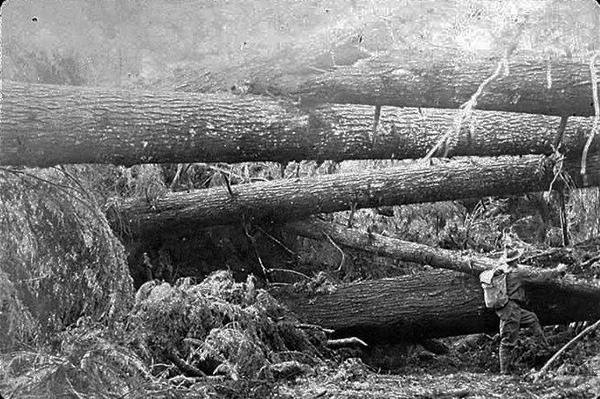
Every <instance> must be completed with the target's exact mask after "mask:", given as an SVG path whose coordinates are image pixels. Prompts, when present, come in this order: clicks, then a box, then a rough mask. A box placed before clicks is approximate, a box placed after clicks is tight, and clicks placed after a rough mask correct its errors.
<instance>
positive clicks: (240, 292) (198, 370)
mask: <svg viewBox="0 0 600 399" xmlns="http://www.w3.org/2000/svg"><path fill="white" fill-rule="evenodd" d="M148 287H151V290H150V292H148V293H146V294H145V295H143V296H142V295H140V296H138V298H140V299H141V302H138V303H136V305H135V311H133V312H132V315H131V320H130V322H131V323H135V324H136V325H137V326H138V329H139V330H140V335H139V338H138V339H140V340H141V341H142V342H141V343H142V345H143V346H146V347H147V348H148V349H149V352H150V353H151V354H152V356H153V357H154V358H155V359H157V360H161V359H162V361H163V362H165V361H166V362H170V363H172V364H174V365H176V366H177V367H178V368H179V369H180V370H181V371H183V372H184V374H186V375H189V376H199V375H202V373H204V374H206V375H210V374H221V375H225V376H227V377H228V378H229V379H232V380H234V381H237V380H240V379H252V378H259V377H260V376H263V377H264V376H265V374H264V373H265V372H266V373H267V374H268V375H271V374H269V373H271V371H269V370H271V365H272V364H274V363H278V362H280V359H281V356H279V354H280V353H282V352H285V353H288V352H289V353H292V352H294V353H296V352H297V353H300V352H306V354H311V353H312V354H314V355H315V356H317V357H318V356H320V354H319V348H317V346H319V347H320V348H321V349H323V350H325V346H324V342H325V334H323V333H322V332H321V331H312V330H303V329H300V328H296V327H295V326H294V323H293V322H292V321H287V319H290V318H289V317H286V311H285V310H284V309H283V307H281V306H280V305H279V304H278V303H277V301H276V300H275V299H274V298H273V297H271V296H270V295H269V294H268V293H267V292H265V291H263V290H260V289H257V288H256V287H255V285H254V277H252V276H249V277H248V279H247V280H246V282H245V283H236V282H234V280H233V277H232V275H231V273H230V272H228V271H218V272H214V273H212V274H211V275H210V276H208V277H207V278H206V279H205V280H204V281H203V282H201V283H199V284H195V285H193V284H189V283H186V284H180V285H174V286H173V285H170V284H168V283H162V284H159V285H156V286H154V287H152V286H148ZM315 345H317V346H315ZM175 354H177V355H175ZM305 359H308V360H307V361H308V362H309V363H313V362H314V360H313V358H310V357H308V358H306V357H305ZM301 363H306V361H304V360H303V361H301Z"/></svg>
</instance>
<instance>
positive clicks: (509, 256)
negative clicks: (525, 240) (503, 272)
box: [501, 247, 523, 263]
mask: <svg viewBox="0 0 600 399" xmlns="http://www.w3.org/2000/svg"><path fill="white" fill-rule="evenodd" d="M521 256H523V251H522V250H520V249H516V248H508V247H507V248H504V254H503V255H502V258H501V261H502V262H506V263H509V262H513V261H515V260H517V259H519V258H520V257H521Z"/></svg>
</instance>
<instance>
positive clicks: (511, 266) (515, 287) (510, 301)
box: [480, 248, 566, 374]
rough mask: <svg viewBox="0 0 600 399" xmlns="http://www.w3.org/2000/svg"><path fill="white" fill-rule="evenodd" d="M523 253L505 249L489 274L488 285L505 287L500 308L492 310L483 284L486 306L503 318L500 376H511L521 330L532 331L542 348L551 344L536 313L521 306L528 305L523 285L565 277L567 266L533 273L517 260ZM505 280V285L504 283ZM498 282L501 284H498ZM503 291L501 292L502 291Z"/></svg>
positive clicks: (494, 306)
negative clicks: (513, 358)
mask: <svg viewBox="0 0 600 399" xmlns="http://www.w3.org/2000/svg"><path fill="white" fill-rule="evenodd" d="M521 256H522V252H521V251H519V250H517V249H511V248H505V250H504V255H503V257H502V258H501V259H500V262H501V266H499V267H497V268H496V269H493V270H490V271H488V272H487V273H489V274H488V276H489V277H488V282H490V281H492V280H493V284H494V285H498V286H503V285H504V284H505V292H504V293H500V294H498V296H499V297H502V296H504V298H503V299H502V298H500V299H499V302H498V303H499V305H492V306H490V303H488V302H489V298H488V292H486V291H487V290H486V288H485V287H486V285H485V284H484V292H485V295H486V298H485V299H486V305H488V307H492V308H494V310H495V311H496V314H497V315H498V317H499V318H500V351H499V356H500V372H501V373H502V374H508V373H509V368H510V366H511V362H512V351H513V349H514V347H515V346H516V344H517V338H518V336H519V329H520V328H521V327H531V328H532V329H533V332H534V334H535V335H536V336H537V337H538V338H539V339H540V341H541V342H542V344H543V345H544V346H545V347H546V348H548V347H549V344H548V341H547V340H546V337H545V336H544V331H543V330H542V327H541V325H540V321H539V320H538V317H537V316H536V315H535V313H533V312H530V311H528V310H525V309H523V308H522V307H521V306H523V305H524V304H525V290H524V288H523V284H524V283H526V282H542V281H546V280H549V279H551V278H554V277H558V276H561V275H563V274H564V273H565V270H566V266H565V265H562V264H561V265H559V266H558V267H556V268H555V269H552V270H544V271H530V270H527V269H525V268H523V267H520V266H518V263H517V262H518V260H519V259H520V258H521ZM485 273H486V272H483V273H482V275H481V277H480V279H481V281H482V283H484V280H485V277H484V274H485ZM502 280H503V281H502ZM496 281H500V283H497V282H496ZM503 289H504V288H501V289H500V290H499V291H502V290H503Z"/></svg>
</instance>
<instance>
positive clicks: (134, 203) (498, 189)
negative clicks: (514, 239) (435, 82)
mask: <svg viewBox="0 0 600 399" xmlns="http://www.w3.org/2000/svg"><path fill="white" fill-rule="evenodd" d="M555 166H556V162H555V160H554V158H553V157H544V156H524V157H502V158H497V159H482V158H479V159H477V160H470V159H467V160H452V161H440V162H434V163H433V164H431V163H429V162H415V163H412V164H408V163H407V164H406V165H405V166H401V167H393V168H388V169H382V170H372V171H365V172H356V173H345V174H339V175H325V176H318V177H313V178H310V179H308V178H307V179H299V178H298V179H284V180H274V181H269V182H260V183H254V184H241V185H235V186H230V187H229V186H228V187H227V188H226V187H216V188H210V189H204V190H196V191H191V192H189V193H188V192H179V193H166V194H164V195H162V196H160V197H158V198H149V199H135V200H128V201H124V202H122V203H120V204H115V206H114V207H113V209H112V210H111V211H110V212H109V215H108V216H109V219H110V221H111V223H112V226H113V227H114V228H115V230H116V231H126V232H128V233H129V234H131V235H144V234H148V233H150V234H152V233H153V232H156V231H161V230H170V229H178V230H183V229H197V228H199V227H207V226H211V225H224V224H236V223H242V222H243V223H246V222H253V223H254V222H257V223H258V222H260V223H264V222H282V221H291V220H299V219H304V218H306V217H308V216H309V215H312V214H317V213H329V212H336V211H343V210H349V209H350V208H351V207H356V208H365V207H378V206H385V205H401V204H411V203H419V202H435V201H445V200H455V199H460V198H473V197H475V198H476V197H485V196H494V195H512V194H518V193H523V192H530V191H541V190H547V189H548V188H549V187H550V184H551V182H553V181H554V180H555V171H554V167H555ZM565 169H566V170H567V171H568V172H569V173H570V174H571V176H572V177H573V179H574V181H575V184H576V185H578V186H582V182H581V179H580V178H579V163H578V162H570V163H568V162H565ZM598 169H600V155H598V154H594V155H593V156H590V157H589V158H588V171H589V173H590V175H589V176H588V182H587V183H588V184H589V185H597V184H599V183H600V179H599V177H600V173H598Z"/></svg>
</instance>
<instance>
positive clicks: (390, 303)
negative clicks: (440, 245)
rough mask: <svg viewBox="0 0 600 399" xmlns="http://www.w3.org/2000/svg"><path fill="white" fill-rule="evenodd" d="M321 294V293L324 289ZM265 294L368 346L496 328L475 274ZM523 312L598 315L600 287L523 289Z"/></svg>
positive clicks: (543, 316) (556, 316) (553, 316)
mask: <svg viewBox="0 0 600 399" xmlns="http://www.w3.org/2000/svg"><path fill="white" fill-rule="evenodd" d="M325 291H327V290H325ZM271 293H272V294H273V295H274V296H275V297H276V298H277V299H278V300H280V301H282V302H283V303H285V304H286V305H287V306H288V307H289V308H290V309H292V310H293V311H294V312H295V313H296V314H297V316H298V317H299V318H300V320H302V321H303V322H307V323H311V324H316V325H320V326H322V327H325V328H329V329H333V330H335V337H340V338H341V337H349V336H355V337H358V338H360V339H362V340H364V341H366V342H368V343H382V342H402V341H421V340H423V339H426V338H436V337H447V336H455V335H463V334H471V333H481V332H491V331H497V329H498V318H497V316H496V315H495V314H494V312H493V311H491V310H489V309H486V308H485V305H484V302H483V292H482V290H481V287H480V285H479V280H478V279H477V277H475V276H471V275H467V274H463V273H457V272H450V271H442V272H433V273H423V274H416V275H408V276H403V277H398V278H391V279H382V280H374V281H363V282H357V283H352V284H347V285H343V286H339V287H337V288H336V289H335V290H334V291H333V292H329V293H303V292H297V290H296V289H292V288H290V287H277V288H273V289H272V290H271ZM528 297H529V300H530V306H529V308H530V309H531V310H533V311H534V312H536V314H537V315H538V317H539V318H540V322H541V323H542V324H544V325H551V324H563V323H569V322H573V321H580V320H592V319H597V318H599V317H600V287H596V288H595V289H590V288H589V286H588V285H585V288H584V289H582V290H579V289H578V286H577V285H575V284H573V285H571V286H570V287H567V286H561V285H555V284H537V285H532V286H530V287H529V288H528Z"/></svg>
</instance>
